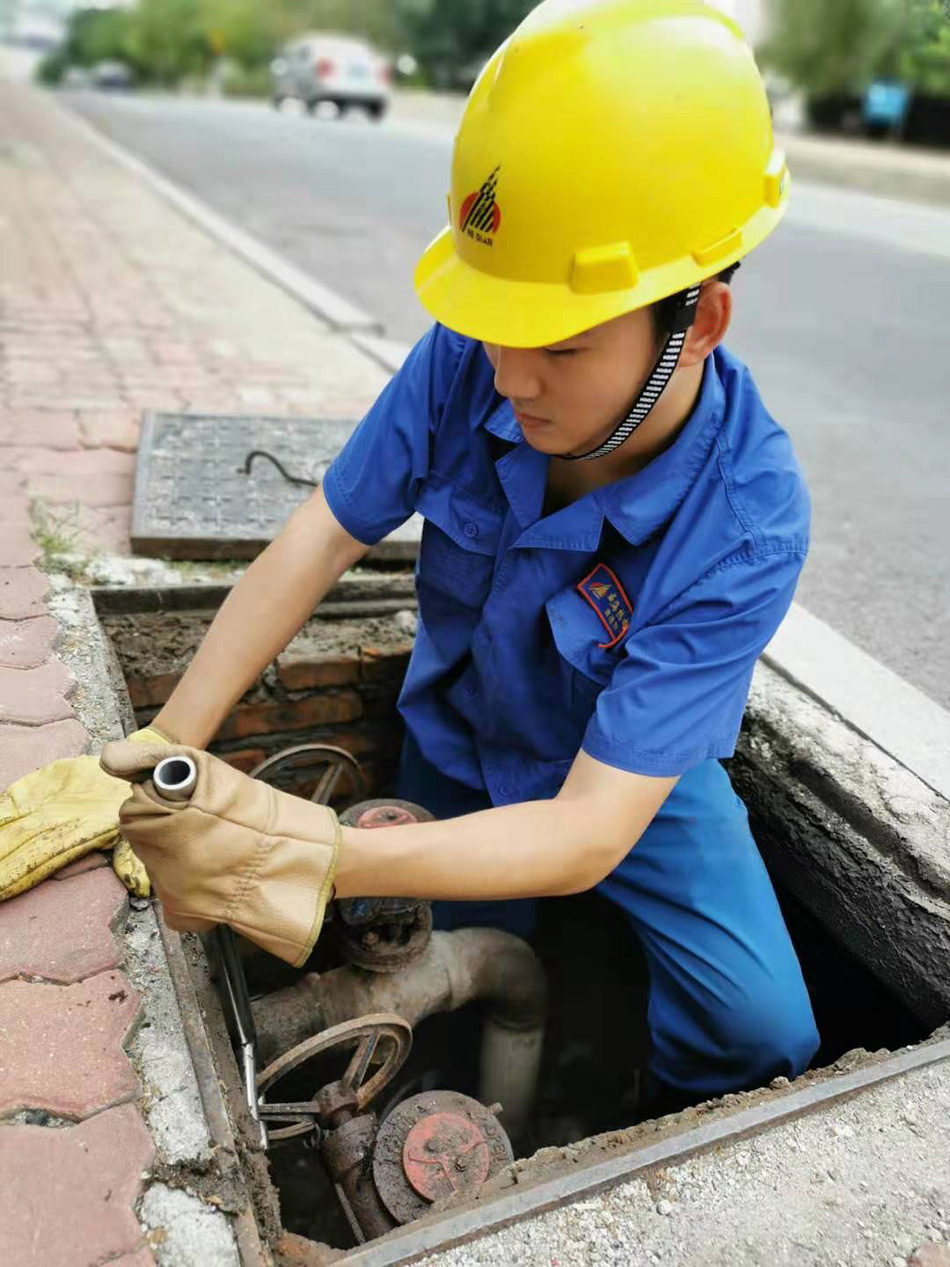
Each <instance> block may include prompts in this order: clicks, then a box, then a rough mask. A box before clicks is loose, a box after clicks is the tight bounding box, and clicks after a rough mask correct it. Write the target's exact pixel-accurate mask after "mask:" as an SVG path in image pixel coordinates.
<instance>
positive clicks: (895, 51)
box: [759, 0, 950, 97]
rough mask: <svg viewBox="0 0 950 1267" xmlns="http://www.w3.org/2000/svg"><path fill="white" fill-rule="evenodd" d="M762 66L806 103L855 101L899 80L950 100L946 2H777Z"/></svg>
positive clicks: (949, 24)
mask: <svg viewBox="0 0 950 1267" xmlns="http://www.w3.org/2000/svg"><path fill="white" fill-rule="evenodd" d="M774 14H775V30H774V34H773V36H772V37H771V39H770V40H769V41H768V42H767V43H766V44H765V46H764V47H763V48H762V49H760V50H759V51H760V56H761V58H762V60H763V61H764V62H765V63H766V64H767V65H770V66H772V67H774V69H776V70H778V71H780V72H781V73H782V74H784V75H786V76H787V77H788V78H789V79H790V80H792V81H793V82H794V83H796V84H797V85H798V86H799V87H800V88H802V89H804V90H805V91H806V92H807V93H808V94H809V95H810V96H812V97H821V96H828V95H831V94H835V93H860V92H863V90H864V89H865V88H866V87H867V85H868V84H869V83H870V82H871V81H872V80H873V79H902V80H903V81H904V82H906V83H908V84H909V85H910V86H911V87H913V88H918V89H920V90H922V91H925V92H933V93H944V94H950V20H948V16H947V6H946V4H945V2H944V0H775V8H774Z"/></svg>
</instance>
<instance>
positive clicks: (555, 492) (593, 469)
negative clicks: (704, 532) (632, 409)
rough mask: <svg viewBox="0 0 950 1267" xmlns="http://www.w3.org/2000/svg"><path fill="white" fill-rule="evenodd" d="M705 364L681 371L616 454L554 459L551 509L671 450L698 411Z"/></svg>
mask: <svg viewBox="0 0 950 1267" xmlns="http://www.w3.org/2000/svg"><path fill="white" fill-rule="evenodd" d="M704 365H705V362H704V361H700V363H699V364H698V365H690V366H688V367H684V368H682V369H678V370H677V371H676V373H675V374H674V375H673V377H672V378H671V379H670V382H669V384H668V386H667V388H666V391H664V393H663V395H662V396H661V397H660V399H659V400H658V401H657V403H656V405H654V407H653V409H651V411H650V413H649V414H648V415H647V418H646V421H645V422H643V423H642V424H641V425H640V426H639V427H638V428H637V430H636V431H635V432H634V433H633V435H632V436H630V438H629V439H628V440H625V441H624V443H623V444H621V445H620V447H619V448H617V449H614V451H613V453H608V454H607V455H606V456H605V457H602V458H594V459H593V460H592V461H590V462H576V461H571V460H570V459H567V458H558V457H553V458H552V459H551V464H550V467H549V470H548V490H549V501H550V504H551V505H552V507H555V508H556V506H565V505H567V504H568V503H569V502H572V501H576V500H577V499H578V498H579V497H583V496H584V494H585V493H589V492H591V491H592V490H593V489H595V488H603V487H604V486H605V485H606V484H615V483H616V482H617V481H618V480H622V479H627V478H628V477H629V476H631V475H636V473H637V471H642V470H643V468H644V467H645V466H647V465H648V464H649V463H650V462H652V461H653V459H654V458H656V457H659V455H660V454H661V453H663V452H664V450H666V449H668V448H669V447H670V445H671V444H673V443H674V442H675V440H676V437H677V436H678V435H679V433H680V432H681V431H682V430H683V428H684V427H685V426H686V423H687V422H688V420H689V417H690V415H691V414H692V412H693V410H694V409H695V408H696V402H697V400H698V399H699V393H700V390H701V388H702V382H703V367H704ZM621 421H622V418H618V419H617V424H615V425H619V423H620V422H621ZM548 513H550V511H549V512H548Z"/></svg>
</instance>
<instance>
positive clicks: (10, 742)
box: [0, 719, 89, 790]
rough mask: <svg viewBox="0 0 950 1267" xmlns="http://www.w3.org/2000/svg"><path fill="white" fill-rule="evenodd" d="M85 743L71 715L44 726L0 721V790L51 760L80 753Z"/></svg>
mask: <svg viewBox="0 0 950 1267" xmlns="http://www.w3.org/2000/svg"><path fill="white" fill-rule="evenodd" d="M88 746H89V735H88V734H87V732H86V730H85V728H84V727H83V726H82V725H80V723H79V722H78V721H75V720H73V719H70V720H69V721H54V722H50V724H49V725H48V726H4V725H0V790H3V789H4V788H7V787H9V786H10V784H11V783H15V782H16V780H17V779H19V778H22V776H23V775H24V774H29V773H30V771H31V770H39V769H40V768H41V767H42V766H44V765H49V763H50V762H51V761H59V760H60V758H62V757H78V756H81V755H82V753H84V752H85V751H86V749H87V748H88Z"/></svg>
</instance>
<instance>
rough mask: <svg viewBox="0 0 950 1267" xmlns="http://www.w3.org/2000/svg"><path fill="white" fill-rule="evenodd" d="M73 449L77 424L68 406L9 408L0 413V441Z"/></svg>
mask: <svg viewBox="0 0 950 1267" xmlns="http://www.w3.org/2000/svg"><path fill="white" fill-rule="evenodd" d="M8 444H16V445H24V446H27V445H31V446H36V447H39V448H44V449H76V448H78V447H79V427H78V426H77V423H76V417H75V414H74V413H73V412H72V411H71V410H68V409H22V410H13V409H11V410H9V411H7V412H5V413H3V414H2V415H0V445H8Z"/></svg>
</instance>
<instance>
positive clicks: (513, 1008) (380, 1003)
mask: <svg viewBox="0 0 950 1267" xmlns="http://www.w3.org/2000/svg"><path fill="white" fill-rule="evenodd" d="M545 994H546V984H545V978H544V970H543V969H542V967H541V964H540V962H539V961H538V958H537V956H536V955H535V953H534V951H533V950H532V949H531V947H530V946H528V945H527V944H526V943H525V942H523V941H522V940H521V938H520V937H515V936H514V935H513V934H511V933H505V932H502V931H500V930H499V929H494V928H463V929H460V930H458V931H457V932H454V933H440V932H437V933H433V934H432V939H431V941H430V942H429V945H428V946H427V947H426V949H425V950H424V951H423V953H422V954H421V955H420V956H419V958H418V959H416V960H415V961H414V962H413V963H411V964H408V965H407V966H406V967H405V968H403V969H402V970H401V971H399V972H397V973H393V974H390V975H383V974H380V973H375V972H367V971H365V970H364V969H362V968H356V967H354V966H352V965H348V966H346V967H343V968H335V969H333V971H331V972H325V973H322V974H320V973H308V974H306V975H305V976H304V977H302V978H301V979H300V980H299V981H298V982H297V983H296V984H295V985H292V986H290V987H289V988H288V989H285V990H277V991H275V992H274V993H273V994H269V995H265V996H264V997H263V998H260V999H256V1000H255V1001H254V1003H253V1011H254V1021H255V1025H256V1028H257V1033H258V1037H259V1040H260V1044H261V1054H262V1056H263V1058H264V1059H265V1060H267V1061H269V1060H271V1059H273V1058H274V1056H276V1055H278V1054H279V1053H281V1052H283V1051H286V1050H287V1049H288V1048H290V1047H293V1046H295V1045H296V1044H297V1043H300V1042H302V1041H303V1040H304V1039H305V1038H310V1037H311V1036H312V1035H313V1034H317V1033H320V1031H321V1030H323V1029H326V1028H327V1027H328V1026H330V1025H338V1024H340V1023H341V1022H342V1021H348V1020H353V1019H354V1018H355V1017H358V1016H364V1015H366V1014H367V1013H370V1012H381V1011H387V1012H396V1013H398V1015H400V1016H402V1017H404V1018H405V1019H406V1020H407V1021H408V1022H409V1024H410V1025H412V1026H416V1025H417V1024H418V1023H419V1022H420V1021H422V1020H424V1019H425V1018H426V1017H427V1016H432V1015H433V1014H435V1013H437V1012H453V1011H455V1010H456V1009H457V1008H460V1007H463V1006H464V1005H465V1004H466V1003H471V1002H475V1001H478V1002H481V1003H485V1004H486V1005H487V1007H488V1016H487V1017H486V1021H485V1029H484V1033H483V1040H482V1061H481V1083H480V1087H479V1098H480V1099H481V1100H482V1101H483V1103H488V1104H491V1103H494V1102H495V1101H499V1102H500V1103H501V1104H502V1105H503V1106H504V1111H505V1117H504V1121H505V1128H506V1130H507V1131H508V1133H509V1134H510V1135H513V1136H515V1137H517V1136H518V1135H519V1134H520V1132H521V1130H522V1129H523V1128H524V1125H525V1124H526V1122H527V1119H528V1116H529V1114H530V1110H531V1104H532V1101H533V1098H534V1092H535V1086H536V1083H537V1072H538V1063H539V1060H540V1054H541V1042H542V1038H543V1035H544V1015H545ZM496 1092H497V1094H496Z"/></svg>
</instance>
